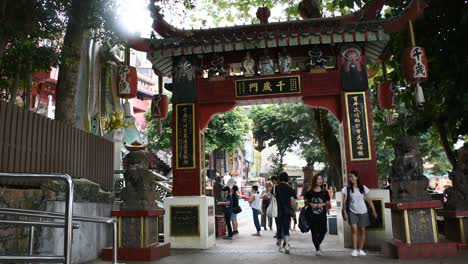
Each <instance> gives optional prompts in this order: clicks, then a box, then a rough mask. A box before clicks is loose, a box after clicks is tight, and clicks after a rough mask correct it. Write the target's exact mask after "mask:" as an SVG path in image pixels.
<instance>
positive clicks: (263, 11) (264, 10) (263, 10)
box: [256, 6, 271, 24]
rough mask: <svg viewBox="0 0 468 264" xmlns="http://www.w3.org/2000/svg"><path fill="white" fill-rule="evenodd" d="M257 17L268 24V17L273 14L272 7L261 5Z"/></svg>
mask: <svg viewBox="0 0 468 264" xmlns="http://www.w3.org/2000/svg"><path fill="white" fill-rule="evenodd" d="M256 15H257V18H258V19H259V20H260V23H262V24H268V18H269V17H270V15H271V12H270V8H268V7H267V6H264V7H259V8H258V9H257V14H256Z"/></svg>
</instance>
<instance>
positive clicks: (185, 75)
mask: <svg viewBox="0 0 468 264" xmlns="http://www.w3.org/2000/svg"><path fill="white" fill-rule="evenodd" d="M194 75H195V74H194V71H193V67H192V64H191V63H190V62H189V61H188V60H187V58H186V57H185V56H182V57H181V58H180V61H179V64H178V65H177V70H176V79H177V81H191V80H193V78H194Z"/></svg>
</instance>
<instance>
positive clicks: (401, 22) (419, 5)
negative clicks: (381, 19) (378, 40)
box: [383, 0, 428, 33]
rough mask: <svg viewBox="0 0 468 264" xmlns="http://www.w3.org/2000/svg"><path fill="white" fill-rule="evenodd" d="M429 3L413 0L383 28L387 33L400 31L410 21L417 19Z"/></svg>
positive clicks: (422, 0)
mask: <svg viewBox="0 0 468 264" xmlns="http://www.w3.org/2000/svg"><path fill="white" fill-rule="evenodd" d="M427 7H428V5H427V4H426V2H424V0H413V1H411V3H410V4H409V5H408V6H407V7H406V9H405V10H404V11H403V12H402V13H401V14H400V15H398V16H396V17H392V18H389V19H388V20H387V21H388V22H386V23H385V24H383V28H384V30H385V32H387V33H393V32H398V31H401V30H402V29H404V28H405V27H406V26H407V25H408V21H415V20H416V19H417V18H418V17H419V16H420V15H421V14H422V13H423V12H424V9H426V8H427Z"/></svg>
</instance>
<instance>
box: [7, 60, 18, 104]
mask: <svg viewBox="0 0 468 264" xmlns="http://www.w3.org/2000/svg"><path fill="white" fill-rule="evenodd" d="M20 72H21V64H17V65H16V72H15V77H14V79H13V86H12V87H11V93H10V100H9V102H10V103H13V104H16V94H17V92H18V86H19V81H20Z"/></svg>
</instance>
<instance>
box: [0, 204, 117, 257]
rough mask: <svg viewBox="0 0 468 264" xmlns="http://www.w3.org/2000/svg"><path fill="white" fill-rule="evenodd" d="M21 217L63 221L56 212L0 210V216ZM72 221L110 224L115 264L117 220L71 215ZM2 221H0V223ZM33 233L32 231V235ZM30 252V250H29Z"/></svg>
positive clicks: (62, 216) (60, 214) (61, 215)
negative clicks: (111, 226)
mask: <svg viewBox="0 0 468 264" xmlns="http://www.w3.org/2000/svg"><path fill="white" fill-rule="evenodd" d="M1 214H8V215H21V216H33V217H40V218H51V219H64V218H65V216H64V214H63V213H58V212H48V211H38V210H30V209H17V208H0V215H1ZM73 220H74V221H79V222H90V223H102V224H112V225H113V232H112V234H113V235H112V263H113V264H116V263H117V261H118V259H117V219H116V218H107V217H97V216H96V217H90V216H79V215H73ZM1 221H2V220H0V223H1ZM33 232H34V231H32V233H33ZM30 250H31V249H30Z"/></svg>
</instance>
